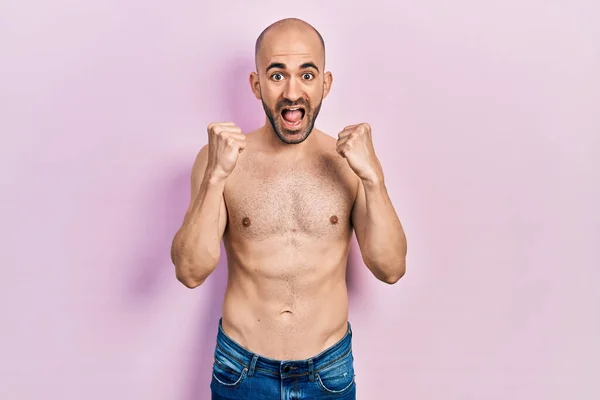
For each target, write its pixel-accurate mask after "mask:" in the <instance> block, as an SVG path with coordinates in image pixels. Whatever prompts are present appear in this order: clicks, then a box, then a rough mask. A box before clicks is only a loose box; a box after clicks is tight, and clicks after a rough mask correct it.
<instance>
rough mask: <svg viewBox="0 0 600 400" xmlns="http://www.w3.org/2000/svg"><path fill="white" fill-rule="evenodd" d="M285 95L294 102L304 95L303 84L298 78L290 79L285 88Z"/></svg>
mask: <svg viewBox="0 0 600 400" xmlns="http://www.w3.org/2000/svg"><path fill="white" fill-rule="evenodd" d="M283 97H285V98H286V99H288V100H289V101H292V102H295V101H296V100H298V99H299V98H300V97H302V87H301V84H300V83H299V82H298V81H297V80H296V79H289V80H288V81H287V84H286V85H285V88H284V89H283Z"/></svg>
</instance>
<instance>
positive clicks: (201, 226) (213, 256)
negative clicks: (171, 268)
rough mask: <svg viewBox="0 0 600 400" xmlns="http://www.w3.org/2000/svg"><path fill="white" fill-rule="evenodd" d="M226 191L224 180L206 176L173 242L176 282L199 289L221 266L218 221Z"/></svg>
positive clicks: (172, 250)
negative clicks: (198, 286)
mask: <svg viewBox="0 0 600 400" xmlns="http://www.w3.org/2000/svg"><path fill="white" fill-rule="evenodd" d="M224 188H225V180H224V179H215V178H211V177H210V176H209V175H206V176H205V177H204V179H203V181H202V183H201V185H200V188H199V190H198V194H197V196H196V198H195V200H194V201H193V203H192V206H191V207H190V209H189V210H188V212H187V213H186V215H185V217H184V220H183V224H182V226H181V228H180V229H179V231H177V233H176V235H175V237H174V239H173V244H172V248H171V258H172V261H173V264H174V265H175V268H176V275H177V278H178V279H179V280H180V281H181V282H183V283H184V284H186V286H197V285H200V284H201V283H202V282H204V280H205V279H206V278H207V277H208V275H210V274H211V272H212V271H213V270H214V269H215V268H216V266H217V263H218V262H219V258H220V252H221V232H220V228H219V226H220V223H219V222H220V221H219V218H220V209H221V203H222V199H223V191H224Z"/></svg>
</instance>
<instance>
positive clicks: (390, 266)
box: [337, 124, 407, 284]
mask: <svg viewBox="0 0 600 400" xmlns="http://www.w3.org/2000/svg"><path fill="white" fill-rule="evenodd" d="M338 137H339V138H338V143H337V151H338V153H339V154H340V155H341V156H342V157H344V158H346V160H347V161H348V165H349V166H350V168H352V170H353V171H354V173H355V174H356V175H357V176H358V178H359V184H358V192H357V195H356V200H355V204H354V207H353V209H352V224H353V225H354V231H355V233H356V239H357V241H358V245H359V247H360V250H361V254H362V259H363V261H364V262H365V265H366V266H367V268H369V270H371V272H372V273H373V275H375V277H376V278H377V279H379V280H380V281H382V282H386V283H389V284H393V283H396V282H397V281H398V280H399V279H400V278H401V277H402V276H403V275H404V273H405V272H406V249H407V246H406V236H405V234H404V230H403V228H402V224H401V223H400V219H399V218H398V215H397V214H396V211H395V209H394V206H393V204H392V201H391V200H390V197H389V195H388V192H387V189H386V187H385V183H384V179H383V178H384V177H383V170H382V168H381V165H380V163H379V160H378V159H377V156H376V155H375V149H374V147H373V141H372V138H371V127H370V126H369V125H368V124H358V125H351V126H348V127H346V128H344V130H343V131H342V132H340V134H339V135H338Z"/></svg>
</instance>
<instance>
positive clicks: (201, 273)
mask: <svg viewBox="0 0 600 400" xmlns="http://www.w3.org/2000/svg"><path fill="white" fill-rule="evenodd" d="M212 270H214V267H211V268H200V267H199V266H197V265H191V264H179V265H176V266H175V277H176V278H177V280H178V281H179V282H181V284H183V286H185V287H186V288H188V289H194V288H197V287H198V286H200V285H202V284H203V283H204V281H205V280H206V278H208V275H210V273H211V272H212Z"/></svg>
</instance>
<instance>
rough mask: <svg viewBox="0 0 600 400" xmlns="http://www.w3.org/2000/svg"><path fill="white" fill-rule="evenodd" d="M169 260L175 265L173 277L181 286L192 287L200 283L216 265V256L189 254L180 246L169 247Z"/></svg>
mask: <svg viewBox="0 0 600 400" xmlns="http://www.w3.org/2000/svg"><path fill="white" fill-rule="evenodd" d="M171 261H172V263H173V265H174V266H175V277H176V278H177V280H178V281H179V282H181V283H182V284H183V286H185V287H187V288H189V289H194V288H197V287H198V286H200V285H202V284H203V283H204V281H205V280H206V278H208V276H209V275H210V274H211V273H212V271H213V270H214V269H215V268H216V267H217V263H218V256H212V255H206V254H204V255H203V256H202V257H198V255H193V256H192V255H190V254H189V252H188V253H186V252H185V251H183V250H182V249H181V248H178V247H177V246H173V247H172V248H171Z"/></svg>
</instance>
